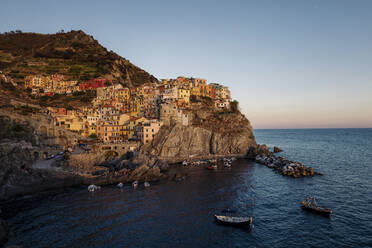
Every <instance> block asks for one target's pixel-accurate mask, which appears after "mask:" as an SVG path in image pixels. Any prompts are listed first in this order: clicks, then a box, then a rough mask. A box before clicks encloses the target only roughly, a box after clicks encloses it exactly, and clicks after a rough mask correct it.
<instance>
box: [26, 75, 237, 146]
mask: <svg viewBox="0 0 372 248" xmlns="http://www.w3.org/2000/svg"><path fill="white" fill-rule="evenodd" d="M24 86H25V88H26V89H27V90H28V91H29V92H30V94H31V95H32V96H33V97H41V96H54V95H56V94H60V95H72V94H81V93H82V92H87V91H95V95H96V97H95V98H94V99H93V100H92V102H91V105H90V106H88V107H74V108H56V107H50V106H49V107H47V112H48V114H49V115H50V116H51V117H52V120H53V123H54V125H55V126H59V127H62V128H65V129H67V130H70V131H73V132H76V133H78V134H80V135H82V136H84V137H86V138H92V139H94V140H96V142H95V146H96V147H98V149H99V150H112V151H118V150H120V153H122V152H127V151H133V150H135V149H137V148H138V147H139V146H141V145H143V144H147V143H150V142H151V141H152V139H153V138H154V136H155V135H156V133H157V132H158V131H159V130H160V127H161V126H162V125H168V126H169V125H172V124H182V125H184V126H188V125H189V123H190V116H189V113H190V112H189V110H190V101H192V100H193V99H197V98H204V99H208V100H209V101H210V102H211V108H215V109H216V110H221V111H223V110H226V111H228V110H229V109H230V105H231V95H230V91H229V89H228V87H226V86H223V85H220V84H216V83H210V84H207V80H205V79H200V78H186V77H178V78H177V79H163V80H161V81H159V82H156V83H150V84H144V85H141V86H139V87H136V88H131V89H130V88H126V87H123V86H122V84H115V83H113V82H112V81H111V80H109V79H106V78H96V79H91V80H89V81H87V82H80V83H79V82H78V81H68V80H65V77H64V76H63V75H59V74H55V75H51V76H42V75H31V76H27V77H26V78H25V81H24Z"/></svg>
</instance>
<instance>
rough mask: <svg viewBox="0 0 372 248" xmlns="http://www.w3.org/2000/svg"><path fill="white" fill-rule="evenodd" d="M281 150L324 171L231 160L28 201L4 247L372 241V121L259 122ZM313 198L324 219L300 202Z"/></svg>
mask: <svg viewBox="0 0 372 248" xmlns="http://www.w3.org/2000/svg"><path fill="white" fill-rule="evenodd" d="M255 136H256V140H257V142H258V143H260V144H267V145H268V146H269V147H271V148H272V147H273V146H278V147H280V148H282V149H283V152H281V153H279V154H278V155H280V156H284V157H286V158H288V159H291V160H295V161H299V162H302V163H304V164H305V165H306V166H311V167H313V168H314V170H315V171H318V172H321V173H322V174H323V175H322V176H314V177H307V178H298V179H294V178H289V177H284V176H282V175H280V174H278V173H276V172H275V171H273V170H271V169H270V168H267V167H265V166H263V165H260V164H257V163H255V162H252V161H248V160H244V159H241V160H236V161H234V162H233V165H232V167H231V168H224V167H219V168H218V169H217V170H213V171H209V170H206V169H205V168H203V167H202V166H198V167H192V168H186V169H184V168H174V169H172V170H174V171H171V172H170V173H173V172H175V173H176V172H183V173H187V175H188V176H187V178H186V180H183V181H179V182H176V181H172V180H165V181H161V182H158V183H152V185H151V187H149V188H144V187H143V185H140V186H139V187H138V188H137V189H133V188H132V187H131V186H130V185H125V187H124V189H123V190H120V189H118V188H117V187H115V186H105V187H103V188H102V189H101V191H98V192H94V193H90V192H88V191H87V189H86V187H81V188H72V189H67V190H65V191H63V192H59V193H55V194H50V195H47V196H45V197H43V198H38V199H33V198H31V199H24V200H22V202H18V203H17V206H15V207H14V211H15V212H14V214H12V215H11V216H9V217H8V219H7V220H8V222H9V224H10V226H11V238H10V241H9V242H8V243H7V245H6V246H10V245H20V246H22V247H97V248H98V247H223V248H226V247H372V178H371V177H372V129H291V130H289V129H286V130H255ZM307 196H314V197H316V199H317V200H318V205H322V206H325V207H328V208H331V209H332V210H333V214H332V215H331V217H330V218H326V217H323V216H320V215H317V214H314V213H310V212H306V211H304V210H302V209H301V207H300V202H301V201H303V200H304V199H305V198H306V197H307ZM225 209H230V210H235V211H236V213H234V214H232V213H230V214H232V215H236V216H252V217H253V226H252V228H251V229H241V228H234V227H226V226H221V225H218V224H217V223H216V222H215V221H214V218H213V215H214V214H221V211H223V210H225Z"/></svg>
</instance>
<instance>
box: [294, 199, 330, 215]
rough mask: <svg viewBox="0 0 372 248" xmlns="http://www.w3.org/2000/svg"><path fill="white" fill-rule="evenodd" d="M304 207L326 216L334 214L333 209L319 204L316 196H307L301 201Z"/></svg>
mask: <svg viewBox="0 0 372 248" xmlns="http://www.w3.org/2000/svg"><path fill="white" fill-rule="evenodd" d="M301 204H302V206H301V207H302V209H303V210H307V211H310V212H313V213H317V214H320V215H324V216H330V215H331V214H332V210H331V209H330V208H324V207H319V206H317V203H316V200H315V198H314V197H307V198H306V200H305V201H302V202H301Z"/></svg>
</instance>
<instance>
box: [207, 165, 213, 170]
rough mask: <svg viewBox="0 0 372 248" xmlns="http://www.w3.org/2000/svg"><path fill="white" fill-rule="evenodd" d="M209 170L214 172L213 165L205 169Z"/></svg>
mask: <svg viewBox="0 0 372 248" xmlns="http://www.w3.org/2000/svg"><path fill="white" fill-rule="evenodd" d="M205 168H206V169H207V170H213V167H212V166H211V165H209V166H207V167H205Z"/></svg>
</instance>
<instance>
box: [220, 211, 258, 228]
mask: <svg viewBox="0 0 372 248" xmlns="http://www.w3.org/2000/svg"><path fill="white" fill-rule="evenodd" d="M214 219H215V220H216V222H217V223H219V224H222V225H227V226H236V227H250V226H251V225H252V222H253V219H252V217H233V216H224V215H216V214H215V215H214Z"/></svg>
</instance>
